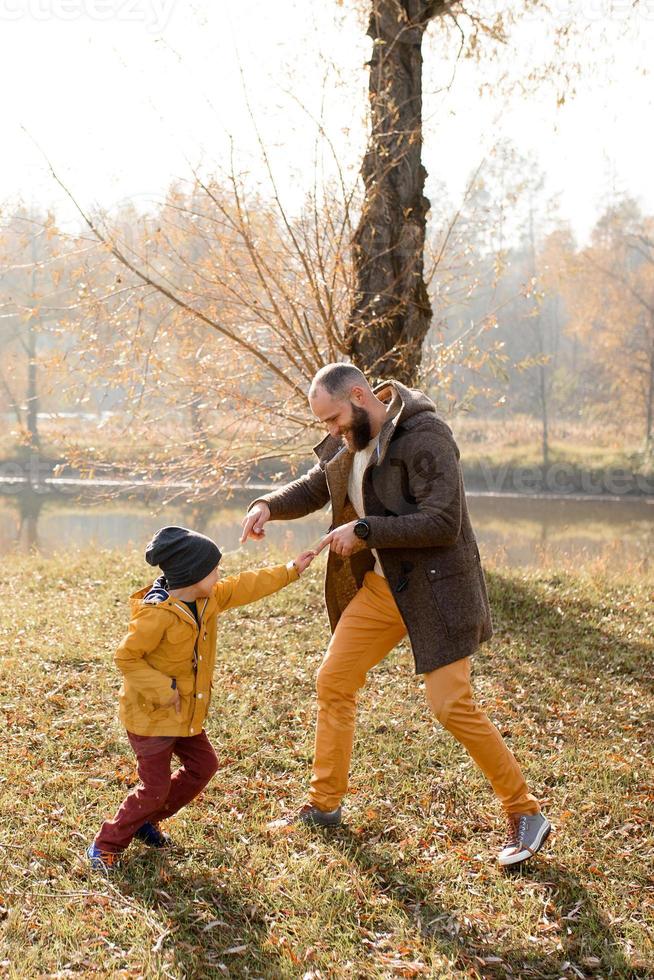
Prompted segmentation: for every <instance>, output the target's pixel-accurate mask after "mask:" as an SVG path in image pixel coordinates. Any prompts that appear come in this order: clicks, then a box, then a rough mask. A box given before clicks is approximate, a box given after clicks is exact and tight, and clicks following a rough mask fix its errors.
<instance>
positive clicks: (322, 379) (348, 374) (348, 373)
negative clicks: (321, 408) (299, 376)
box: [309, 364, 371, 399]
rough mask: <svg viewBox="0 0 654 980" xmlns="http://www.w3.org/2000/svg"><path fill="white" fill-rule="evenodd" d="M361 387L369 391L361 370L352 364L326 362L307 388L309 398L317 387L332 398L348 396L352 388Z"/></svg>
mask: <svg viewBox="0 0 654 980" xmlns="http://www.w3.org/2000/svg"><path fill="white" fill-rule="evenodd" d="M357 387H358V388H363V389H364V390H366V389H367V391H371V388H370V385H369V384H368V381H367V380H366V376H365V374H364V373H363V371H360V370H359V368H358V367H355V366H354V364H326V365H325V367H322V368H320V370H319V371H318V373H317V374H316V376H315V377H314V379H313V381H312V382H311V387H310V389H309V399H312V398H313V397H314V395H315V393H316V390H317V389H318V388H323V389H324V391H326V392H327V394H329V395H331V396H332V398H336V399H343V398H348V397H349V395H350V392H351V391H352V389H353V388H357Z"/></svg>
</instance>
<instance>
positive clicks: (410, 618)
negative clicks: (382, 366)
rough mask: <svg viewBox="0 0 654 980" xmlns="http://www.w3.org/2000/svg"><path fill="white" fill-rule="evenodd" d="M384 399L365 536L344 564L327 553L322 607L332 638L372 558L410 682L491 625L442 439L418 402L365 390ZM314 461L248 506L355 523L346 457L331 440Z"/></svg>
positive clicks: (438, 424) (426, 405) (427, 406)
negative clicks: (404, 643) (392, 406)
mask: <svg viewBox="0 0 654 980" xmlns="http://www.w3.org/2000/svg"><path fill="white" fill-rule="evenodd" d="M393 392H396V393H397V395H398V396H399V398H400V401H401V408H400V411H399V413H398V414H397V415H396V416H395V418H393V419H392V420H390V421H388V422H387V423H386V424H385V425H384V427H383V428H382V430H381V433H380V439H379V449H378V452H377V453H373V456H372V459H371V461H370V464H369V466H368V468H367V469H366V472H365V474H364V477H363V499H364V504H365V517H366V520H367V521H368V523H369V524H370V535H369V537H368V539H367V540H366V541H365V542H361V546H360V547H359V548H357V550H356V551H355V552H354V553H353V554H352V555H351V556H350V557H349V558H341V557H340V556H338V555H336V554H334V553H332V552H330V553H329V559H328V562H327V572H326V578H325V600H326V604H327V612H328V615H329V621H330V624H331V628H332V630H334V629H335V628H336V624H337V623H338V620H339V618H340V616H341V613H342V612H343V610H344V609H345V607H346V606H347V604H348V602H350V600H351V599H352V598H353V596H354V594H355V593H356V591H357V589H359V588H360V587H361V584H362V582H363V577H364V575H365V573H366V572H367V571H370V570H371V569H372V568H373V565H374V557H373V555H372V554H371V552H370V549H371V548H375V549H376V550H377V553H378V554H379V559H380V562H381V565H382V568H383V569H384V574H385V576H386V578H387V580H388V583H389V585H390V587H391V589H392V592H393V595H394V597H395V601H396V602H397V605H398V608H399V611H400V613H401V615H402V618H403V619H404V622H405V623H406V627H407V632H408V634H409V639H410V641H411V646H412V649H413V655H414V659H415V666H416V673H426V672H428V671H431V670H435V669H436V668H437V667H442V666H444V665H445V664H448V663H452V662H453V661H455V660H459V659H461V658H462V657H467V656H469V655H470V654H472V653H473V652H474V651H475V650H476V648H477V647H478V646H479V644H480V643H483V642H485V641H486V640H488V639H489V638H490V637H491V635H492V625H491V615H490V608H489V605H488V596H487V593H486V583H485V580H484V573H483V571H482V568H481V562H480V558H479V549H478V548H477V543H476V541H475V536H474V533H473V530H472V526H471V524H470V518H469V517H468V507H467V504H466V497H465V490H464V487H463V477H462V474H461V467H460V464H459V450H458V448H457V445H456V443H455V441H454V437H453V435H452V431H451V430H450V428H449V426H447V425H446V424H445V422H443V420H442V419H440V418H439V417H438V415H437V414H436V408H435V406H434V403H433V402H432V401H431V399H430V398H428V397H427V396H426V395H424V394H422V392H420V391H416V390H415V389H412V388H407V387H405V386H404V385H402V384H400V383H399V382H397V381H391V382H386V383H384V384H383V385H380V386H378V387H377V388H376V389H375V394H376V395H377V396H378V397H379V398H381V399H382V400H384V401H386V400H389V399H390V398H391V397H392V395H393ZM314 452H315V453H316V455H317V457H318V463H317V464H316V465H315V466H314V467H313V469H311V470H310V471H309V473H307V474H306V475H305V476H303V477H301V478H300V479H298V480H295V481H294V482H293V483H290V484H288V485H287V486H285V487H282V488H281V489H279V490H276V491H274V492H273V493H270V494H267V495H266V496H264V497H259V498H257V499H258V500H264V501H265V502H266V503H267V504H268V506H269V508H270V515H271V519H272V520H293V519H294V518H297V517H304V516H305V515H306V514H310V513H311V512H312V511H316V510H320V509H321V508H322V507H324V506H325V505H326V504H327V503H328V502H331V507H332V515H333V521H332V527H339V526H340V525H341V524H345V523H347V522H348V521H350V520H353V519H355V518H356V514H355V513H354V509H353V508H352V505H351V504H350V502H349V499H348V497H347V484H348V476H349V473H350V467H351V464H352V453H351V452H350V451H349V450H348V449H347V448H346V447H345V445H344V444H343V443H342V442H341V441H340V440H337V439H334V438H332V437H331V436H327V438H326V439H324V440H323V441H322V442H321V443H319V444H318V445H317V446H316V447H315V448H314ZM254 503H256V501H253V504H254ZM250 506H252V505H250Z"/></svg>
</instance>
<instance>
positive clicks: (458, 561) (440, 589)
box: [426, 545, 485, 637]
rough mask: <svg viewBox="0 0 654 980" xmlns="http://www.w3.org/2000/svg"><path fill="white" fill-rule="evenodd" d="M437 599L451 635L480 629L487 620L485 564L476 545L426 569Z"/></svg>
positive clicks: (442, 618)
mask: <svg viewBox="0 0 654 980" xmlns="http://www.w3.org/2000/svg"><path fill="white" fill-rule="evenodd" d="M426 575H427V580H428V581H429V584H430V586H431V591H432V595H433V597H434V602H435V605H436V608H437V610H438V613H439V616H440V619H441V621H442V623H443V626H444V628H445V632H446V634H447V635H448V636H449V637H455V636H458V635H459V634H460V633H467V632H470V631H471V630H474V629H480V628H481V625H482V623H483V621H484V616H485V610H484V599H483V589H482V586H481V564H480V561H479V552H478V551H477V548H476V545H472V546H471V547H470V549H469V550H468V549H466V551H465V552H460V553H459V554H457V555H452V556H451V557H450V558H449V559H448V561H447V563H444V564H442V565H435V566H433V567H428V568H427V569H426Z"/></svg>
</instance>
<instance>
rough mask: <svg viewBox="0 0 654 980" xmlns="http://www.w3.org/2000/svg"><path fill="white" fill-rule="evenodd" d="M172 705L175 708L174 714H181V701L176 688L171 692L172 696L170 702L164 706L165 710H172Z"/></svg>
mask: <svg viewBox="0 0 654 980" xmlns="http://www.w3.org/2000/svg"><path fill="white" fill-rule="evenodd" d="M173 705H174V706H175V713H176V714H178V715H181V713H182V699H181V698H180V696H179V690H178V689H177V688H175V690H174V691H173V696H172V698H171V699H170V701H169V702H168V704H167V705H166V707H167V708H172V707H173Z"/></svg>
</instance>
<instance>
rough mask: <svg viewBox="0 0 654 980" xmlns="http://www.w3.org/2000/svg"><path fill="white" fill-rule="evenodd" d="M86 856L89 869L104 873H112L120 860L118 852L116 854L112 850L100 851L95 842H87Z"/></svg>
mask: <svg viewBox="0 0 654 980" xmlns="http://www.w3.org/2000/svg"><path fill="white" fill-rule="evenodd" d="M86 857H87V859H88V862H89V864H90V865H91V871H101V872H102V873H103V874H106V875H112V874H113V873H114V871H115V870H116V869H117V867H118V863H119V860H120V854H116V853H115V852H114V851H101V850H100V848H99V847H96V846H95V844H89V846H88V847H87V849H86Z"/></svg>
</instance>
